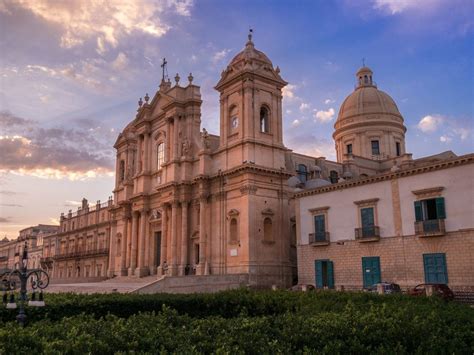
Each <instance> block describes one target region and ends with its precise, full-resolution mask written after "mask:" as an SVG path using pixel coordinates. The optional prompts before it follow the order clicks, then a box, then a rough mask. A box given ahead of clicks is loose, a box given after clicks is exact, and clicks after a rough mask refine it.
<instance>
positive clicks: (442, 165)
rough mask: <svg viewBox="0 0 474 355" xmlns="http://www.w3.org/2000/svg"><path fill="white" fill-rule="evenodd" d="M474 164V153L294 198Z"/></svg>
mask: <svg viewBox="0 0 474 355" xmlns="http://www.w3.org/2000/svg"><path fill="white" fill-rule="evenodd" d="M473 163H474V153H473V154H467V155H463V156H460V157H457V158H454V159H450V160H445V161H441V162H436V163H432V164H428V165H424V166H421V167H416V168H409V169H405V170H399V171H396V172H390V173H386V174H380V175H373V176H369V177H367V178H364V179H360V180H352V181H345V182H340V183H337V184H332V185H328V186H323V187H319V188H316V189H312V190H307V191H301V192H297V193H295V196H294V197H295V198H300V197H306V196H311V195H318V194H322V193H325V192H330V191H336V190H343V189H348V188H351V187H357V186H362V185H368V184H373V183H376V182H381V181H389V180H392V179H398V178H402V177H407V176H413V175H419V174H424V173H427V172H431V171H437V170H443V169H448V168H453V167H456V166H462V165H467V164H473Z"/></svg>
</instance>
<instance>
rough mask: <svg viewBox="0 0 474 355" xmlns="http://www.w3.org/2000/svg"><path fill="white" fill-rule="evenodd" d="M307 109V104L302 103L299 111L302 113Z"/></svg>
mask: <svg viewBox="0 0 474 355" xmlns="http://www.w3.org/2000/svg"><path fill="white" fill-rule="evenodd" d="M308 109H309V104H307V103H306V102H302V103H301V105H300V111H301V112H303V111H306V110H308Z"/></svg>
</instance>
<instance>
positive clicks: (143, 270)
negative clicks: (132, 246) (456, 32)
mask: <svg viewBox="0 0 474 355" xmlns="http://www.w3.org/2000/svg"><path fill="white" fill-rule="evenodd" d="M146 217H147V212H146V211H144V210H143V211H141V215H140V232H139V233H138V239H139V241H138V271H137V272H136V273H135V275H137V276H139V277H142V276H146V275H148V267H147V266H146V265H145V264H146V253H145V251H146V250H147V245H146V244H147V243H146V240H147V233H146V224H147V218H146Z"/></svg>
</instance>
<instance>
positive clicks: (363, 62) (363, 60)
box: [362, 57, 365, 67]
mask: <svg viewBox="0 0 474 355" xmlns="http://www.w3.org/2000/svg"><path fill="white" fill-rule="evenodd" d="M362 66H363V67H365V57H364V58H362Z"/></svg>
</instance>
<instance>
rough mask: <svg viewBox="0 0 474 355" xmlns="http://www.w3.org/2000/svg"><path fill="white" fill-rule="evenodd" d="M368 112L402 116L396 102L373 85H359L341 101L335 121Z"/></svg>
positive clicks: (367, 113) (368, 113)
mask: <svg viewBox="0 0 474 355" xmlns="http://www.w3.org/2000/svg"><path fill="white" fill-rule="evenodd" d="M370 114H390V115H395V116H398V117H399V118H402V115H401V114H400V111H398V107H397V104H396V103H395V101H393V99H392V98H391V97H390V96H389V95H388V94H387V93H385V92H383V91H381V90H379V89H377V87H376V86H375V85H367V86H359V87H358V88H356V90H355V91H354V92H353V93H352V94H350V95H349V96H348V97H347V98H346V99H345V100H344V102H343V103H342V105H341V108H340V109H339V114H338V116H337V122H340V121H342V120H345V119H347V118H350V117H354V116H359V115H370Z"/></svg>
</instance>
